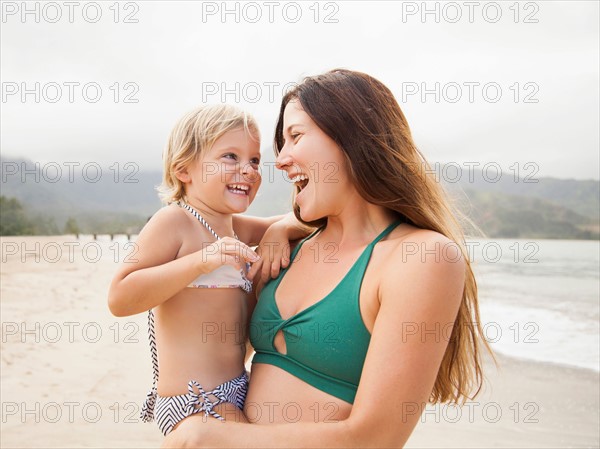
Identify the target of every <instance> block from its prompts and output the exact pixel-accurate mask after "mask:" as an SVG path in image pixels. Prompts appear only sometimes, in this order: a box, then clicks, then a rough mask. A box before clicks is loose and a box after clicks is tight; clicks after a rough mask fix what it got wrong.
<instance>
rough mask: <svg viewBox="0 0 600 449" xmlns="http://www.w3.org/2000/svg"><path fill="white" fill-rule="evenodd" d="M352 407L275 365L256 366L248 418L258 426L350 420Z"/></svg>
mask: <svg viewBox="0 0 600 449" xmlns="http://www.w3.org/2000/svg"><path fill="white" fill-rule="evenodd" d="M351 409H352V404H349V403H347V402H345V401H342V400H341V399H338V398H336V397H335V396H331V395H330V394H328V393H325V392H324V391H321V390H318V389H317V388H315V387H313V386H312V385H309V384H307V383H306V382H304V381H302V380H300V379H298V378H297V377H295V376H293V375H292V374H290V373H288V372H287V371H284V370H282V369H281V368H279V367H276V366H274V365H267V364H264V363H255V364H253V365H252V374H251V378H250V388H249V390H248V396H247V397H246V403H245V404H244V414H245V415H246V418H247V419H248V421H249V422H251V423H255V424H275V423H294V422H300V421H309V422H310V421H312V422H331V423H335V422H337V421H340V420H343V419H346V418H347V417H348V416H349V415H350V411H351Z"/></svg>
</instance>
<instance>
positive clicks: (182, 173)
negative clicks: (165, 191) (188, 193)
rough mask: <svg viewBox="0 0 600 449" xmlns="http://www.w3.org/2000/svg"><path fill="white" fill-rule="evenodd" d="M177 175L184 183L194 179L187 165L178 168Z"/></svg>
mask: <svg viewBox="0 0 600 449" xmlns="http://www.w3.org/2000/svg"><path fill="white" fill-rule="evenodd" d="M175 177H176V178H177V179H179V180H180V181H181V182H183V183H184V184H187V183H188V182H190V181H191V180H192V177H191V176H190V174H189V173H188V169H187V167H186V168H182V169H180V170H177V171H176V172H175Z"/></svg>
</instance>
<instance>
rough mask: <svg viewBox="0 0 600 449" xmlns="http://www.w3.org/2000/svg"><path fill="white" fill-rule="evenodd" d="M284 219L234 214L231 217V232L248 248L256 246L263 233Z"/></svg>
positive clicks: (282, 216)
mask: <svg viewBox="0 0 600 449" xmlns="http://www.w3.org/2000/svg"><path fill="white" fill-rule="evenodd" d="M284 217H285V215H274V216H272V217H253V216H250V215H238V214H235V215H234V216H233V230H234V231H235V233H236V234H237V236H238V237H239V239H240V240H241V241H242V242H244V243H246V244H247V245H248V246H256V245H258V242H260V241H261V239H262V238H263V235H264V234H265V231H266V230H267V229H269V226H271V225H272V224H273V223H275V222H277V221H279V220H281V219H282V218H284Z"/></svg>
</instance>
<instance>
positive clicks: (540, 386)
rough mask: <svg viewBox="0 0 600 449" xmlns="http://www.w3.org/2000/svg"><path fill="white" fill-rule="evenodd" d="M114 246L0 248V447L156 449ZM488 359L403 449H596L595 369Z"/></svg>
mask: <svg viewBox="0 0 600 449" xmlns="http://www.w3.org/2000/svg"><path fill="white" fill-rule="evenodd" d="M125 244H126V240H125V239H124V238H122V239H121V240H118V241H115V242H110V241H109V240H108V238H105V239H102V240H100V241H97V242H95V241H93V240H92V238H91V237H89V236H82V237H81V238H80V239H76V238H75V237H73V236H60V237H3V238H2V239H1V245H2V269H1V275H0V284H1V292H0V295H1V302H0V305H1V308H0V312H1V317H2V318H1V319H2V341H1V365H0V366H1V390H0V393H1V397H2V399H1V401H2V404H1V405H2V412H1V421H2V423H1V431H0V446H1V447H3V448H13V447H15V448H37V447H50V448H64V447H98V448H100V447H103V448H134V447H158V446H159V445H160V443H161V440H162V435H161V434H160V432H159V430H158V428H157V427H156V425H155V424H144V423H141V421H140V420H139V411H140V406H141V402H142V401H143V399H144V397H145V394H146V392H147V391H148V389H149V388H150V386H151V380H152V377H151V376H152V374H151V364H150V357H149V349H148V343H147V333H146V315H145V314H140V315H138V316H133V317H127V318H115V317H113V316H112V315H111V314H110V312H109V311H108V308H107V305H106V293H107V290H108V286H109V282H110V280H111V278H112V276H113V274H114V271H115V268H116V265H117V263H118V261H119V260H122V259H123V258H124V257H125V256H126V255H127V254H128V253H129V252H130V249H129V248H126V247H125ZM498 361H499V365H500V367H499V369H498V370H497V369H496V368H494V367H493V365H491V364H490V363H487V365H486V366H487V369H486V377H487V382H486V385H485V388H484V390H483V392H482V393H481V394H480V396H479V397H478V398H477V399H476V400H475V401H473V402H471V403H468V404H467V405H466V406H465V407H463V408H462V409H458V408H456V407H452V406H440V407H436V408H432V407H429V408H427V409H426V412H425V414H424V415H423V416H422V417H421V422H420V424H419V425H418V427H417V428H416V430H415V431H414V433H413V435H412V437H411V439H410V440H409V443H408V445H407V447H423V448H424V447H428V448H432V447H479V448H487V447H490V448H491V447H511V448H512V447H514V448H516V447H536V448H538V447H598V446H599V445H600V436H599V430H598V429H599V427H598V425H599V398H600V386H599V385H600V377H599V374H598V373H597V372H594V371H590V370H585V369H580V368H570V367H566V366H561V365H552V364H547V363H536V362H531V361H527V360H518V359H513V358H508V357H504V356H498ZM410 411H411V410H408V409H407V413H408V412H410Z"/></svg>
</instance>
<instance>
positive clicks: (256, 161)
mask: <svg viewBox="0 0 600 449" xmlns="http://www.w3.org/2000/svg"><path fill="white" fill-rule="evenodd" d="M250 163H251V164H253V165H260V159H258V158H256V157H255V158H253V159H251V160H250Z"/></svg>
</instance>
